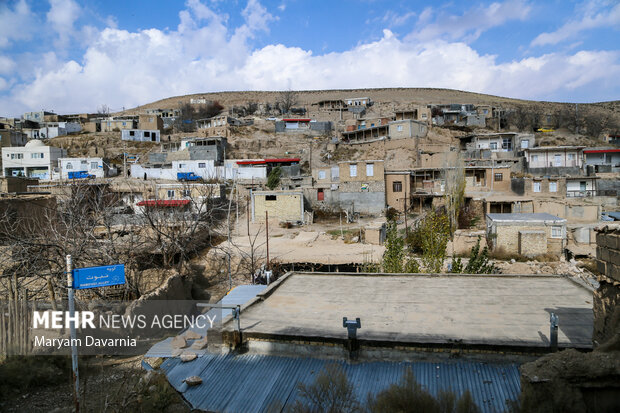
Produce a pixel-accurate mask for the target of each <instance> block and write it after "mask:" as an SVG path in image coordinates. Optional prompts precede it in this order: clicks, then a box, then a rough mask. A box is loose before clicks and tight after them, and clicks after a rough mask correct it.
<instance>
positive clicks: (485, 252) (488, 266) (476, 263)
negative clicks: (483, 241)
mask: <svg viewBox="0 0 620 413" xmlns="http://www.w3.org/2000/svg"><path fill="white" fill-rule="evenodd" d="M452 272H453V273H462V274H493V273H495V272H497V268H496V267H495V265H493V264H492V263H491V262H490V261H489V249H488V248H487V247H486V246H485V247H484V248H483V249H482V251H480V237H478V241H476V245H475V246H474V247H473V248H472V249H471V252H470V253H469V261H468V262H467V265H466V266H465V267H463V263H462V262H461V259H460V258H456V259H454V258H453V259H452Z"/></svg>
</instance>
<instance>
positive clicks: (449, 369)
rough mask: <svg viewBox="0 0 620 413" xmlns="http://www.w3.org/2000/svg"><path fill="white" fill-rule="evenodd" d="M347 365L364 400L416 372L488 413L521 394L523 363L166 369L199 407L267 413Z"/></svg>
mask: <svg viewBox="0 0 620 413" xmlns="http://www.w3.org/2000/svg"><path fill="white" fill-rule="evenodd" d="M332 363H335V364H337V365H339V366H340V367H342V369H343V371H344V372H345V374H346V375H347V377H348V379H349V381H350V383H352V384H353V386H354V388H355V393H356V396H357V398H358V400H360V401H362V402H363V401H365V400H366V397H367V395H368V394H376V393H378V392H379V391H381V390H384V389H386V388H387V387H389V386H390V385H391V384H394V383H398V382H399V380H400V379H401V378H402V377H403V375H404V374H405V373H406V372H407V370H408V369H411V371H412V372H413V374H414V376H415V378H416V380H417V381H418V383H420V384H421V385H422V387H423V388H424V389H426V390H428V391H429V392H430V393H431V394H433V395H437V393H438V392H439V391H440V390H451V391H452V392H454V393H455V394H456V395H457V396H460V395H461V394H462V393H463V392H464V391H465V390H469V391H470V392H471V395H472V397H473V399H474V401H475V403H476V404H477V405H478V407H479V408H480V410H481V411H482V412H503V411H505V410H506V408H507V406H506V400H516V399H517V397H518V395H519V392H520V381H519V370H518V365H517V364H514V363H510V364H502V363H482V362H468V361H459V362H450V361H445V362H434V363H433V362H363V363H355V364H350V363H347V362H345V361H334V360H322V359H314V358H292V357H278V356H266V355H256V354H243V355H233V354H229V355H214V354H210V353H207V354H205V355H204V356H203V357H200V358H198V359H196V360H194V361H192V362H189V363H181V362H180V360H179V359H177V358H171V359H168V360H166V361H165V362H164V363H163V364H162V366H161V369H162V370H163V371H164V372H165V373H166V375H167V377H168V380H169V381H170V383H171V384H172V386H174V388H175V389H177V390H178V391H179V392H181V393H182V394H183V396H184V397H185V399H186V400H187V401H188V402H189V403H190V404H191V405H192V406H193V407H194V408H197V409H201V410H208V411H216V412H243V413H246V412H247V413H250V412H262V411H265V410H267V409H268V408H269V407H272V406H278V407H280V408H281V409H283V408H286V407H289V406H291V405H292V404H294V403H295V401H296V400H297V398H298V396H299V394H298V390H297V389H298V387H297V385H298V383H306V384H310V383H312V382H313V381H314V380H315V378H316V376H317V375H318V374H319V373H320V372H321V370H322V369H323V368H325V367H326V366H327V365H328V364H332ZM194 375H196V376H200V377H201V378H202V380H203V383H202V384H201V385H199V386H195V387H188V386H187V385H186V384H185V383H183V380H184V379H185V378H187V377H189V376H194Z"/></svg>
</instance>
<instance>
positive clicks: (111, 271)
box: [73, 264, 125, 290]
mask: <svg viewBox="0 0 620 413" xmlns="http://www.w3.org/2000/svg"><path fill="white" fill-rule="evenodd" d="M118 284H125V265H123V264H118V265H105V266H103V267H88V268H76V269H75V270H73V288H75V289H76V290H84V289H87V288H97V287H108V286H110V285H118Z"/></svg>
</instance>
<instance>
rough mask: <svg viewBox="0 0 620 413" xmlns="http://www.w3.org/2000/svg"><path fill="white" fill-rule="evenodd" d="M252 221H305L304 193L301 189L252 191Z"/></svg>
mask: <svg viewBox="0 0 620 413" xmlns="http://www.w3.org/2000/svg"><path fill="white" fill-rule="evenodd" d="M250 206H251V213H252V222H265V219H266V218H267V216H266V213H267V214H268V216H269V219H270V220H271V219H273V220H275V221H280V222H283V221H289V222H301V223H303V222H304V211H305V209H304V195H303V193H302V192H301V191H252V192H251V205H250Z"/></svg>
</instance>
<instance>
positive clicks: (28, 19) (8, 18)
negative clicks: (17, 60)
mask: <svg viewBox="0 0 620 413" xmlns="http://www.w3.org/2000/svg"><path fill="white" fill-rule="evenodd" d="M35 21H36V19H35V17H34V14H33V13H32V11H31V10H30V7H29V6H28V3H27V2H26V0H19V1H18V2H17V3H16V4H15V6H14V8H13V9H11V8H9V6H8V3H5V4H4V5H0V47H7V46H9V45H10V44H11V42H12V41H14V40H28V39H30V38H31V37H32V34H33V32H34V30H35V27H36V24H35Z"/></svg>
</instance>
